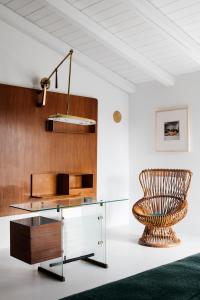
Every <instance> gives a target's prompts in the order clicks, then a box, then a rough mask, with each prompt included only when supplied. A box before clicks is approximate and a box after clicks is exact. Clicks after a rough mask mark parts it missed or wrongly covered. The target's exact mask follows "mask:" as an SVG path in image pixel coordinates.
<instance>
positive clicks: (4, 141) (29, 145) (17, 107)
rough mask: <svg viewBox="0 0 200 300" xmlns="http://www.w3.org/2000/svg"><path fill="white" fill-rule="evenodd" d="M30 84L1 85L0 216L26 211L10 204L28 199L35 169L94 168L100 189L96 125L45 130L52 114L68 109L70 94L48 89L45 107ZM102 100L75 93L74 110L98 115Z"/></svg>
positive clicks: (86, 170)
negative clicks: (92, 130) (74, 130)
mask: <svg viewBox="0 0 200 300" xmlns="http://www.w3.org/2000/svg"><path fill="white" fill-rule="evenodd" d="M39 97H41V95H38V91H37V90H35V89H30V88H23V87H16V86H10V85H4V84H0V216H5V215H11V214H17V213H21V212H20V211H18V210H15V209H11V208H9V205H10V204H13V203H21V202H26V201H28V200H29V197H30V194H31V174H38V173H88V174H89V173H93V174H94V191H95V193H96V165H97V130H96V132H95V133H82V134H79V133H78V134H77V133H75V134H72V133H55V132H51V131H47V130H46V120H47V117H48V116H49V115H51V114H55V113H57V112H59V113H66V95H65V94H60V93H53V92H48V93H47V103H46V106H45V107H37V106H36V104H37V100H38V98H39ZM97 106H98V104H97V100H96V99H94V98H89V97H82V96H74V95H73V96H71V103H70V114H72V115H73V114H74V115H76V116H80V117H87V118H90V119H95V120H97Z"/></svg>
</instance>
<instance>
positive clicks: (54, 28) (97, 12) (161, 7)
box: [0, 0, 200, 89]
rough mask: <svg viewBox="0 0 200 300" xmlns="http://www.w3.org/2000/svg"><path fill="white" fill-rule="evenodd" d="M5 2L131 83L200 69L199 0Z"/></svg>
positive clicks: (170, 79)
mask: <svg viewBox="0 0 200 300" xmlns="http://www.w3.org/2000/svg"><path fill="white" fill-rule="evenodd" d="M0 3H1V4H2V6H0V10H1V9H3V7H4V8H5V7H6V9H7V10H11V11H12V12H14V13H15V14H17V15H19V16H20V17H21V18H24V19H25V20H26V21H28V22H31V23H32V24H34V26H37V27H39V28H40V29H42V30H43V31H45V32H47V33H48V34H51V35H52V36H53V37H54V38H55V39H56V40H60V41H62V42H63V43H65V44H66V46H70V47H72V48H73V49H74V50H75V51H78V52H79V53H81V54H83V57H89V59H90V60H92V61H94V62H95V64H98V65H99V66H100V67H103V68H104V69H103V70H104V71H105V68H106V69H108V70H109V72H110V71H111V72H112V73H114V74H115V75H117V76H118V78H119V77H120V78H121V79H123V80H124V82H127V83H129V85H130V84H131V85H132V86H134V85H135V84H139V83H142V82H147V81H151V80H157V81H159V82H161V83H162V84H165V85H172V84H173V82H174V80H175V78H176V77H177V76H178V75H180V74H184V73H189V72H194V71H197V70H199V69H200V0H124V1H123V0H59V1H55V0H46V1H45V0H0ZM123 89H125V88H124V87H123Z"/></svg>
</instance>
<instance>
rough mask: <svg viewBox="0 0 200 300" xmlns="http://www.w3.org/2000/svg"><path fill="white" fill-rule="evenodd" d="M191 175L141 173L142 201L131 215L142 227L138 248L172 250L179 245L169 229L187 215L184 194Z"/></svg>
mask: <svg viewBox="0 0 200 300" xmlns="http://www.w3.org/2000/svg"><path fill="white" fill-rule="evenodd" d="M191 176H192V172H191V171H189V170H176V169H148V170H143V171H142V172H141V173H140V175H139V180H140V183H141V186H142V189H143V191H144V197H143V198H142V199H140V200H138V201H137V202H136V203H135V204H134V205H133V209H132V212H133V215H134V216H135V217H136V219H137V220H138V221H139V222H141V223H142V224H144V225H145V229H144V232H143V235H142V237H141V238H140V239H139V244H141V245H144V246H150V247H163V248H164V247H171V246H175V245H177V244H179V243H180V239H178V238H177V237H176V234H175V232H174V231H173V230H172V228H171V227H170V226H172V225H174V224H176V223H178V222H179V221H180V220H182V219H183V218H184V217H185V215H186V213H187V206H188V205H187V199H186V196H187V191H188V189H189V186H190V181H191Z"/></svg>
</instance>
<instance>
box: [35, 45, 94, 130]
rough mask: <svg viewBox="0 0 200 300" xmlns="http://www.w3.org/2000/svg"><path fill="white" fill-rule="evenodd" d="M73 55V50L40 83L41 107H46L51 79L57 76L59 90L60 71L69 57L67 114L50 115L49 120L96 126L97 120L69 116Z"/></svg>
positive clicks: (56, 85)
mask: <svg viewBox="0 0 200 300" xmlns="http://www.w3.org/2000/svg"><path fill="white" fill-rule="evenodd" d="M72 54H73V50H72V49H71V50H70V51H69V52H68V54H67V55H66V56H65V57H64V58H63V59H62V61H61V62H60V63H59V64H58V65H57V67H56V68H55V69H54V70H53V72H52V73H51V74H50V75H49V77H44V78H42V79H41V81H40V85H41V88H42V90H43V95H42V103H41V106H45V105H46V97H47V90H48V89H49V88H50V84H51V82H50V79H51V77H52V76H53V75H54V74H55V88H58V69H59V67H60V66H61V65H62V64H63V63H64V61H65V60H66V59H67V58H68V57H69V75H68V89H67V114H61V113H57V114H55V115H50V116H49V117H48V120H52V121H56V122H63V123H71V124H77V125H94V124H96V121H95V120H92V119H87V118H82V117H77V116H72V115H70V114H69V107H70V83H71V69H72V68H71V66H72Z"/></svg>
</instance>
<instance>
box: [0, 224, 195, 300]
mask: <svg viewBox="0 0 200 300" xmlns="http://www.w3.org/2000/svg"><path fill="white" fill-rule="evenodd" d="M108 238H109V239H108V243H107V253H108V264H109V268H108V269H101V268H99V267H96V266H93V265H90V264H87V263H85V262H81V261H79V262H73V263H70V264H67V265H65V266H64V270H65V277H66V281H65V282H58V281H55V280H53V279H50V278H48V277H46V276H45V275H43V274H41V273H38V271H37V266H29V265H27V264H25V263H23V262H20V261H18V260H16V259H14V258H12V257H10V256H9V250H7V249H5V250H1V251H0V300H18V299H20V300H33V299H34V300H35V299H37V300H42V299H45V300H58V299H60V298H62V297H65V296H68V295H71V294H75V293H78V292H80V291H83V290H87V289H90V288H93V287H96V286H99V285H102V284H105V283H108V282H111V281H115V280H118V279H121V278H125V277H127V276H131V275H133V274H136V273H139V272H142V271H145V270H148V269H151V268H153V267H156V266H159V265H163V264H165V263H168V262H172V261H174V260H177V259H180V258H183V257H185V256H188V255H191V254H195V253H198V252H199V249H200V237H197V236H186V235H185V236H184V235H182V244H181V245H180V246H179V247H176V248H167V249H156V248H148V247H143V246H140V245H138V244H137V239H138V236H134V235H132V233H131V231H130V229H129V228H128V227H123V228H121V227H120V228H117V227H115V228H112V230H110V232H109V235H108Z"/></svg>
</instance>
